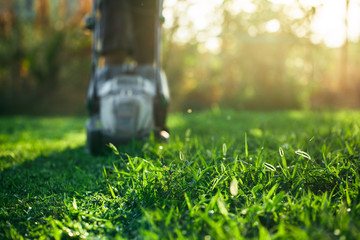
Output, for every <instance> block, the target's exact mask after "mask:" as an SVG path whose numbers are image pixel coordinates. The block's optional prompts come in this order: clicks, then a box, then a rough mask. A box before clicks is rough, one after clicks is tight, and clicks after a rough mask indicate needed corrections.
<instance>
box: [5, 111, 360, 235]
mask: <svg viewBox="0 0 360 240" xmlns="http://www.w3.org/2000/svg"><path fill="white" fill-rule="evenodd" d="M359 119H360V113H359V112H337V113H326V112H324V113H312V112H281V113H280V112H272V113H261V112H258V113H249V112H242V113H238V112H235V111H226V110H220V109H218V108H214V109H212V110H210V111H206V112H193V113H191V114H176V115H171V116H170V121H169V125H170V128H171V132H172V138H171V141H170V143H169V144H160V143H156V142H154V141H153V139H150V141H148V142H146V143H140V142H132V143H130V144H128V145H123V146H119V147H118V148H117V150H115V148H114V147H113V149H114V150H115V154H109V155H105V156H98V157H94V156H90V155H87V154H86V153H85V151H84V142H85V134H84V128H83V125H84V121H85V119H82V118H30V117H25V118H22V117H16V118H14V117H7V118H1V119H0V143H1V144H0V180H1V181H0V238H1V239H22V238H26V239H28V238H35V239H38V238H40V239H48V238H52V239H81V238H86V239H88V238H99V239H134V238H137V239H180V238H181V239H231V238H234V239H358V233H359V231H360V194H359V190H360V189H359V188H360V174H359V171H360V169H359V167H360V166H359V160H360V159H359V158H360V152H359V150H360V138H359V134H360V128H359V126H360V122H359ZM54 126H56V127H54Z"/></svg>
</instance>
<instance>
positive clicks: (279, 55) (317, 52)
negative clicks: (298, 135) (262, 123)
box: [0, 0, 360, 114]
mask: <svg viewBox="0 0 360 240" xmlns="http://www.w3.org/2000/svg"><path fill="white" fill-rule="evenodd" d="M180 2H181V4H182V5H185V6H190V5H191V2H190V1H179V3H180ZM234 2H235V0H226V1H223V2H222V4H221V6H220V7H219V9H217V12H216V14H217V15H218V17H217V18H214V19H215V20H213V21H217V26H216V28H218V30H216V31H217V32H218V33H217V35H216V36H213V37H214V38H216V39H217V40H218V41H219V43H220V45H219V48H218V49H217V50H215V51H209V50H208V49H206V47H204V42H201V41H199V40H198V39H199V38H201V36H202V35H204V33H202V32H195V31H194V30H193V32H192V34H193V36H192V38H190V40H189V41H187V42H182V41H180V40H179V39H177V36H178V34H177V33H178V32H179V31H180V25H181V23H182V22H183V21H184V19H183V16H186V11H187V8H186V7H182V8H179V9H175V10H174V11H173V13H174V16H173V22H172V23H171V25H170V26H168V27H167V28H165V29H164V35H163V66H164V68H165V71H166V72H167V75H168V79H169V81H170V88H171V94H172V103H171V109H172V110H173V111H180V110H184V109H185V110H186V109H189V108H192V109H204V108H208V107H211V106H221V107H228V108H232V109H237V110H244V109H245V110H246V109H299V108H305V109H309V108H323V107H327V108H334V107H335V108H336V107H352V108H355V107H358V106H359V103H360V100H359V96H360V94H359V92H360V89H359V88H360V87H359V86H360V83H359V81H360V74H359V71H358V69H359V64H360V60H359V56H358V54H357V52H359V49H360V45H359V42H350V41H347V42H346V44H344V46H343V47H341V48H336V49H333V48H328V47H326V46H325V45H324V44H322V43H319V44H314V43H313V42H312V41H310V36H311V34H312V33H311V28H310V26H311V24H312V22H313V18H314V16H315V15H316V14H317V8H316V7H304V6H302V5H301V4H299V3H297V4H298V5H297V7H298V8H299V11H300V13H301V14H299V17H293V16H291V15H290V14H289V13H288V12H289V9H288V8H287V7H286V5H281V4H276V3H274V2H271V1H258V0H254V1H252V4H253V5H254V6H255V8H256V11H253V12H247V11H245V10H241V11H239V12H234V11H232V6H233V3H234ZM25 3H26V4H25ZM3 4H4V3H3ZM90 11H91V1H90V0H81V1H68V0H54V1H49V0H37V1H32V0H24V1H14V0H11V1H6V4H5V5H4V6H3V7H2V11H0V35H1V37H0V109H1V110H0V114H10V113H53V114H54V113H55V114H74V113H75V114H83V113H85V106H84V103H85V93H86V90H87V84H88V81H89V78H90V61H91V59H90V57H91V35H85V34H84V33H83V30H82V29H81V26H82V25H81V24H82V18H83V16H85V15H86V13H88V12H90ZM271 22H273V23H274V22H275V24H278V26H279V29H278V30H277V31H273V32H271V31H269V30H268V29H267V27H266V26H267V24H269V23H271ZM194 24H195V23H192V22H189V24H188V26H187V27H188V28H189V29H193V25H194ZM214 29H215V26H214ZM210 30H211V29H210ZM216 31H215V32H216Z"/></svg>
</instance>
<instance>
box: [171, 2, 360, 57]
mask: <svg viewBox="0 0 360 240" xmlns="http://www.w3.org/2000/svg"><path fill="white" fill-rule="evenodd" d="M271 2H273V3H274V4H281V5H286V6H287V7H288V9H289V11H288V14H289V16H291V17H293V18H294V19H297V18H301V17H303V15H302V11H301V10H300V9H299V8H298V7H297V6H298V5H297V4H298V3H300V4H301V5H302V6H304V7H313V6H314V7H316V9H317V12H316V14H315V17H314V20H313V22H312V24H311V30H312V32H313V35H312V36H311V40H312V41H313V42H314V43H320V42H324V43H325V44H326V45H327V46H328V47H340V46H341V45H342V44H343V43H344V42H345V39H346V37H348V39H350V40H352V41H357V40H358V39H359V36H360V0H351V1H350V7H349V12H348V19H347V21H348V29H347V31H346V28H345V17H346V1H345V0H271ZM222 4H223V0H188V1H180V0H166V1H164V16H165V19H166V22H165V28H166V27H167V28H170V27H171V26H172V25H173V24H174V16H175V14H176V13H177V12H182V13H185V14H184V15H181V17H180V18H179V20H178V24H179V29H178V31H177V32H176V36H175V37H176V39H177V40H178V41H179V42H187V41H189V40H190V39H196V40H197V41H199V42H201V43H203V45H204V46H205V47H206V49H207V50H209V51H215V52H216V51H217V50H218V49H219V47H220V45H221V44H220V40H219V38H218V37H217V36H218V35H219V34H220V33H221V22H222V21H221V11H218V9H219V8H220V7H222ZM229 4H230V5H229V9H230V10H231V12H232V13H234V14H237V13H239V12H241V11H244V12H247V13H252V12H255V11H256V10H257V9H256V5H255V4H253V0H234V1H230V2H229ZM265 29H266V31H268V32H277V31H279V30H280V22H279V20H277V19H272V20H270V21H268V22H267V23H266V25H265ZM296 32H297V34H298V36H299V37H302V36H304V33H305V32H306V30H305V29H296ZM253 35H254V34H253ZM255 35H256V34H255Z"/></svg>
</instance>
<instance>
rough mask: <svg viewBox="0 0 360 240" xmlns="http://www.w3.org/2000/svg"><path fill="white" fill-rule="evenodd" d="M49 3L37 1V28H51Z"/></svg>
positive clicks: (46, 0) (44, 0) (43, 0)
mask: <svg viewBox="0 0 360 240" xmlns="http://www.w3.org/2000/svg"><path fill="white" fill-rule="evenodd" d="M49 12H50V10H49V1H48V0H37V1H36V20H35V26H36V27H37V28H43V29H44V28H48V27H49V26H50V16H49Z"/></svg>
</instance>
